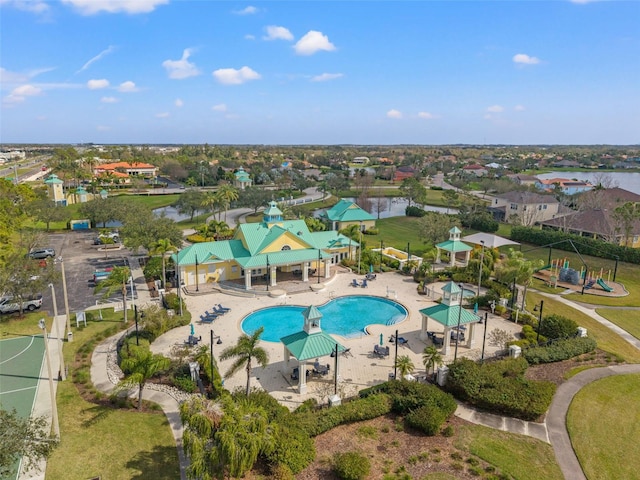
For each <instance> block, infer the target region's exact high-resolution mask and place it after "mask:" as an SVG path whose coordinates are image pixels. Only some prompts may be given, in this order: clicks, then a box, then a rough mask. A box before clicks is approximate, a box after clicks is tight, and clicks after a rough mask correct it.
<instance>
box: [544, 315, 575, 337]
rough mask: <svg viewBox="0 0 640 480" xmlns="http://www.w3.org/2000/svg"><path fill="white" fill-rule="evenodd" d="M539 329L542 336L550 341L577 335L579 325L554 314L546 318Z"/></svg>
mask: <svg viewBox="0 0 640 480" xmlns="http://www.w3.org/2000/svg"><path fill="white" fill-rule="evenodd" d="M539 328H540V335H544V336H545V337H547V338H549V339H556V338H567V337H571V336H573V335H575V334H576V330H577V329H578V324H577V323H576V322H575V321H574V320H571V319H570V318H567V317H563V316H562V315H556V314H555V313H554V314H553V315H549V316H547V317H544V318H543V319H542V323H540V325H539Z"/></svg>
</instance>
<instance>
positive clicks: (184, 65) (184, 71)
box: [162, 48, 200, 80]
mask: <svg viewBox="0 0 640 480" xmlns="http://www.w3.org/2000/svg"><path fill="white" fill-rule="evenodd" d="M190 56H191V49H190V48H185V49H184V51H183V52H182V58H181V59H180V60H165V61H164V62H162V66H163V67H164V68H165V69H166V70H167V73H168V74H169V78H171V79H173V80H183V79H185V78H189V77H195V76H196V75H200V70H198V67H196V65H195V63H191V62H189V57H190Z"/></svg>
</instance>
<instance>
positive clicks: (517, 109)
mask: <svg viewBox="0 0 640 480" xmlns="http://www.w3.org/2000/svg"><path fill="white" fill-rule="evenodd" d="M513 109H514V110H515V111H516V112H524V110H525V108H524V105H516V106H515V107H513Z"/></svg>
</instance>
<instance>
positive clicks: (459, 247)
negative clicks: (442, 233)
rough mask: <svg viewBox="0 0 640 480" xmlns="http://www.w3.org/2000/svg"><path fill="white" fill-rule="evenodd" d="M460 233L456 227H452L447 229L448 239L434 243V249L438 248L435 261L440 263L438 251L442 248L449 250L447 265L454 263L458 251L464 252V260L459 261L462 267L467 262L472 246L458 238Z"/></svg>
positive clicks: (453, 264)
mask: <svg viewBox="0 0 640 480" xmlns="http://www.w3.org/2000/svg"><path fill="white" fill-rule="evenodd" d="M461 233H462V231H461V230H460V229H459V228H458V227H453V228H452V229H451V230H449V240H447V241H446V242H442V243H438V244H437V245H436V249H437V250H438V254H437V256H436V263H440V253H441V252H442V250H444V251H445V252H449V265H451V266H452V267H453V266H455V264H456V257H457V255H458V253H464V260H463V261H462V262H460V263H461V264H462V266H463V267H464V266H466V265H468V264H469V258H470V257H471V250H473V248H472V247H470V246H469V245H467V244H466V243H464V242H463V241H462V240H460V234H461Z"/></svg>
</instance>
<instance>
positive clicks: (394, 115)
mask: <svg viewBox="0 0 640 480" xmlns="http://www.w3.org/2000/svg"><path fill="white" fill-rule="evenodd" d="M387 118H394V119H400V118H402V112H401V111H400V110H396V109H393V108H392V109H391V110H389V111H388V112H387Z"/></svg>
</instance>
